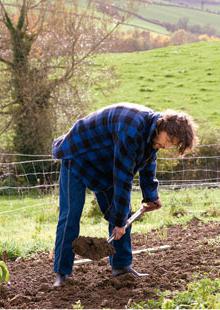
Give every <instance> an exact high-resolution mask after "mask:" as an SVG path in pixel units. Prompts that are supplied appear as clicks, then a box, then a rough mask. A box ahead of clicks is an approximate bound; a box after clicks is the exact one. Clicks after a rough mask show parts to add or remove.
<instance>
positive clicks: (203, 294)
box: [131, 278, 220, 309]
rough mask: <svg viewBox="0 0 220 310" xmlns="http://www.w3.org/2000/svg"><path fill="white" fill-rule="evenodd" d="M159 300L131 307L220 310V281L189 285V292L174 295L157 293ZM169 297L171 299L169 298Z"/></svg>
mask: <svg viewBox="0 0 220 310" xmlns="http://www.w3.org/2000/svg"><path fill="white" fill-rule="evenodd" d="M155 293H156V295H157V298H156V299H149V300H147V301H141V302H140V303H134V304H132V305H131V308H132V309H219V307H220V279H215V280H211V279H209V278H205V279H202V280H199V281H197V282H192V283H189V284H188V286H187V290H186V291H183V292H178V293H176V294H175V295H173V293H171V292H168V291H165V292H160V291H157V292H156V291H155ZM168 297H169V298H168Z"/></svg>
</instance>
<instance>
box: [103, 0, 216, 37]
mask: <svg viewBox="0 0 220 310" xmlns="http://www.w3.org/2000/svg"><path fill="white" fill-rule="evenodd" d="M97 2H100V0H97ZM137 2H138V4H137V6H136V9H135V10H134V11H133V12H131V13H132V14H131V17H130V19H129V21H128V23H130V24H132V25H136V26H139V27H141V28H144V29H146V30H149V31H152V32H156V33H161V34H168V33H169V31H170V29H169V27H167V24H171V26H174V25H175V24H177V23H178V21H179V20H181V19H185V20H187V23H188V25H189V28H190V27H192V26H194V31H199V32H200V33H201V32H202V33H208V32H209V33H210V28H211V32H212V33H213V34H216V35H220V1H206V0H201V1H184V0H183V1H182V0H172V1H171V0H170V1H169V0H154V1H152V3H150V4H147V1H145V0H139V1H137ZM123 7H124V1H123V0H115V1H114V5H113V10H115V9H117V8H118V9H119V10H120V9H121V8H123ZM199 27H202V29H198V28H199ZM203 28H204V29H203ZM206 28H207V29H206ZM189 30H190V29H189ZM191 30H192V29H191Z"/></svg>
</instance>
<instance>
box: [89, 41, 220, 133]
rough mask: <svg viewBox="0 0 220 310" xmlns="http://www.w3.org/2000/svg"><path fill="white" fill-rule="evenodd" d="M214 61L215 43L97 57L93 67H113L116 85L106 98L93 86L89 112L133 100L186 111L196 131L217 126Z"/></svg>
mask: <svg viewBox="0 0 220 310" xmlns="http://www.w3.org/2000/svg"><path fill="white" fill-rule="evenodd" d="M219 62H220V43H219V42H202V43H194V44H188V45H182V46H173V47H168V48H162V49H156V50H151V51H147V52H136V53H123V54H110V55H109V54H106V55H103V56H99V58H98V60H97V66H100V67H101V66H102V65H103V63H106V64H107V65H110V66H113V67H114V69H115V72H116V75H117V82H118V84H117V86H116V87H115V89H114V90H113V91H112V93H111V95H110V96H104V95H103V94H101V92H100V88H98V87H97V88H96V89H95V90H94V93H93V102H94V103H93V105H92V109H91V110H95V109H97V108H101V107H104V106H106V105H107V104H111V103H114V102H136V103H140V104H143V105H146V106H149V107H151V108H153V109H155V110H158V111H162V110H164V109H167V108H172V109H177V110H181V111H187V112H188V113H190V114H192V116H193V117H194V118H195V120H196V121H198V123H199V124H200V125H202V126H201V129H205V130H206V129H209V130H210V129H213V128H220V108H219V104H220V90H219V89H220V88H219V87H220V65H219ZM101 86H102V85H101Z"/></svg>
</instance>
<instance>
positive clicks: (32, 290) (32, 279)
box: [0, 220, 220, 309]
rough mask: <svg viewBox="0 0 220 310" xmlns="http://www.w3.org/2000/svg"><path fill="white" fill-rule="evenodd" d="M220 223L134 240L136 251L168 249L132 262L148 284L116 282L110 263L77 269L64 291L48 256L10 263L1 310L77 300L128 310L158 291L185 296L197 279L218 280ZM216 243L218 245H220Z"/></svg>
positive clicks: (194, 225)
mask: <svg viewBox="0 0 220 310" xmlns="http://www.w3.org/2000/svg"><path fill="white" fill-rule="evenodd" d="M219 235H220V223H217V222H210V223H208V224H204V223H202V222H200V221H198V220H193V221H191V222H190V223H189V224H188V225H187V226H179V225H177V226H173V227H170V228H163V229H161V230H154V231H151V233H149V234H148V235H137V234H136V235H133V245H134V249H140V248H148V247H154V246H160V245H165V244H167V245H170V246H171V248H170V249H169V250H166V251H162V252H157V253H154V254H147V253H141V254H137V255H135V256H134V264H133V265H134V267H135V269H136V270H137V271H140V272H141V271H142V272H148V273H149V277H147V278H134V277H133V276H132V275H131V274H127V275H122V276H119V277H116V278H113V277H112V276H111V269H110V267H109V266H108V264H107V261H106V260H101V261H96V262H92V263H91V264H84V265H77V266H75V272H74V275H73V276H72V277H71V278H70V279H68V281H67V283H66V285H65V286H63V287H61V288H56V289H53V288H52V283H53V281H54V274H53V272H52V269H53V267H52V265H53V263H52V261H51V259H50V258H49V255H48V254H47V253H41V254H38V255H36V256H35V257H32V258H30V259H26V260H23V259H17V260H16V261H14V262H12V261H8V262H7V264H8V267H9V269H10V273H11V284H10V285H8V286H4V287H3V288H2V289H1V291H0V308H20V309H21V308H35V309H36V308H37V309H41V308H68V309H72V305H73V304H75V303H76V302H77V301H78V300H80V301H81V305H83V306H84V308H90V309H92V308H93V309H94V308H114V309H116V308H125V307H127V306H128V305H130V304H131V303H132V302H138V301H141V300H146V299H151V298H155V296H156V293H155V290H156V289H159V290H162V291H163V290H171V291H174V290H183V289H185V288H186V285H187V283H188V282H190V281H192V280H193V279H194V277H195V274H197V275H198V276H199V277H204V276H206V277H211V278H216V277H220V245H219V242H215V241H214V239H215V238H216V237H217V236H219ZM216 240H217V239H216Z"/></svg>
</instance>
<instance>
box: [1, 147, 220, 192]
mask: <svg viewBox="0 0 220 310" xmlns="http://www.w3.org/2000/svg"><path fill="white" fill-rule="evenodd" d="M202 147H205V148H212V147H220V145H219V144H209V145H208V144H206V145H199V146H198V148H200V149H201V148H202ZM16 158H22V160H20V161H16ZM157 164H158V168H157V178H158V180H159V183H160V187H162V188H171V189H179V188H189V187H190V188H191V187H219V188H220V154H217V155H212V156H210V155H207V156H206V155H204V156H187V157H158V160H157ZM59 170H60V162H59V161H57V160H54V159H52V157H51V155H30V154H13V153H0V195H3V194H6V195H7V194H10V195H12V194H21V193H22V192H23V193H24V192H28V191H33V190H38V191H41V192H42V193H48V192H50V191H52V190H54V189H56V188H57V187H58V183H59V182H58V180H59ZM133 189H134V190H139V185H138V178H137V177H136V178H135V181H134V186H133Z"/></svg>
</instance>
